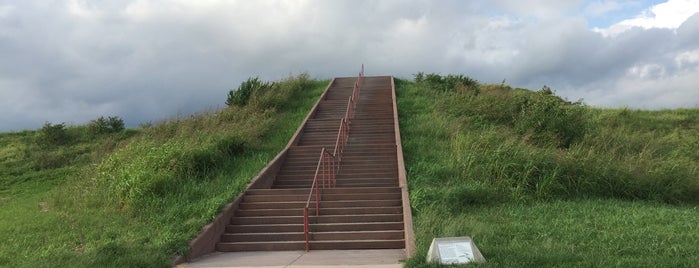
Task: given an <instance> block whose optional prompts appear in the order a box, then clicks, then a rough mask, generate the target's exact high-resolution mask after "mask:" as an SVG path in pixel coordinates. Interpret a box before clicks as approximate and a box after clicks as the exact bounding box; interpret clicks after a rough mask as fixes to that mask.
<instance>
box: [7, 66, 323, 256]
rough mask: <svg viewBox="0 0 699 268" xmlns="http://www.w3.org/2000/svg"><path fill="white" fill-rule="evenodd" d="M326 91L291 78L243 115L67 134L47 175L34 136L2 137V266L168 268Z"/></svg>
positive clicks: (257, 97) (233, 110) (239, 110)
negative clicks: (99, 133) (92, 133)
mask: <svg viewBox="0 0 699 268" xmlns="http://www.w3.org/2000/svg"><path fill="white" fill-rule="evenodd" d="M328 82H329V81H327V80H325V81H318V80H310V79H308V77H307V76H306V75H301V76H298V77H292V78H289V79H286V80H282V81H279V82H276V83H275V85H276V86H275V88H274V91H266V92H256V93H254V94H253V96H252V97H251V99H250V102H249V103H248V104H247V105H245V106H231V107H228V108H227V109H223V110H221V111H212V112H206V113H202V114H198V115H194V116H191V117H187V118H173V119H170V120H166V121H164V122H161V123H158V124H154V125H151V126H147V127H145V128H143V129H138V130H127V131H126V132H122V133H121V134H115V135H111V134H110V135H103V136H99V137H90V136H89V135H82V136H81V135H77V134H75V133H73V132H76V131H77V130H76V129H78V130H79V129H86V127H82V126H80V127H68V132H69V134H71V135H70V136H71V137H74V139H73V141H72V142H70V143H69V144H66V145H61V146H56V147H54V148H52V149H51V150H52V151H51V152H45V154H43V155H47V154H46V153H48V154H51V153H53V154H54V155H55V158H56V159H57V160H56V161H54V162H56V164H52V165H44V168H43V169H37V166H41V163H40V162H42V161H44V160H42V158H41V154H34V153H31V150H27V147H28V146H30V145H31V144H32V143H33V141H34V140H35V138H36V135H38V134H37V132H34V131H25V132H20V133H8V134H2V135H0V145H2V147H1V148H2V151H0V164H1V165H2V166H0V172H2V173H0V174H2V182H1V183H2V184H0V186H2V188H0V240H1V241H9V242H7V243H2V244H0V266H2V267H5V266H7V267H169V266H170V265H171V264H172V260H173V257H174V256H176V255H177V254H183V253H186V251H187V245H188V242H189V241H190V240H191V239H192V238H194V237H195V236H196V235H197V234H198V233H199V231H200V230H201V228H202V227H203V226H204V225H205V224H206V223H208V222H210V221H211V220H212V219H213V218H214V217H215V216H216V215H217V213H218V212H219V211H220V209H222V208H223V206H224V205H225V204H226V203H227V202H229V201H230V200H232V199H233V198H235V197H236V196H237V195H238V194H239V193H240V192H241V191H242V189H244V187H245V185H246V184H247V183H248V182H249V181H250V179H252V177H253V176H254V175H256V174H257V173H258V172H259V170H260V169H261V168H262V167H264V166H265V165H266V164H267V162H269V161H270V160H271V159H272V158H273V157H274V156H275V155H276V154H277V153H278V152H279V151H280V150H281V149H282V148H283V147H284V146H285V145H286V143H287V142H288V140H289V138H290V137H291V135H292V134H293V132H294V131H295V130H296V128H297V127H298V124H299V123H300V122H301V120H302V119H303V118H304V117H305V115H306V114H307V113H308V110H309V109H310V107H311V106H312V105H313V103H315V101H316V100H317V97H318V96H319V95H320V93H321V92H322V90H323V89H324V88H325V86H326V85H327V83H328ZM224 97H225V95H222V101H223V98H224ZM78 132H80V131H78ZM83 132H84V131H82V132H80V133H83ZM76 133H77V132H76ZM31 146H33V145H31ZM18 155H21V156H23V157H24V158H23V159H24V160H25V161H15V159H18V158H17V156H18ZM73 159H75V160H73Z"/></svg>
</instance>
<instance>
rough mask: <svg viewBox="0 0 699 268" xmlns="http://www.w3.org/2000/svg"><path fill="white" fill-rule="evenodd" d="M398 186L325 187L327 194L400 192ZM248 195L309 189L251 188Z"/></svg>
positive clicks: (293, 192)
mask: <svg viewBox="0 0 699 268" xmlns="http://www.w3.org/2000/svg"><path fill="white" fill-rule="evenodd" d="M400 192H401V190H400V188H398V187H338V188H329V189H324V190H323V193H325V194H351V193H400ZM245 194H246V195H280V194H308V189H305V190H303V189H287V190H279V189H250V190H248V191H246V192H245Z"/></svg>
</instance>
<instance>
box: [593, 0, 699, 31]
mask: <svg viewBox="0 0 699 268" xmlns="http://www.w3.org/2000/svg"><path fill="white" fill-rule="evenodd" d="M697 12H699V1H698V0H668V1H667V2H665V3H661V4H657V5H655V6H652V7H650V8H648V9H647V10H645V11H644V12H643V13H641V14H640V15H638V16H637V17H635V18H631V19H627V20H623V21H621V22H618V23H616V24H614V25H612V26H610V27H609V28H607V29H596V31H598V32H600V33H602V34H603V35H605V36H613V35H618V34H620V33H623V32H625V31H627V30H629V29H632V28H634V27H640V28H643V29H651V28H665V29H677V28H678V27H680V25H682V23H684V22H685V21H686V20H687V19H688V18H689V17H691V16H692V15H694V14H696V13H697Z"/></svg>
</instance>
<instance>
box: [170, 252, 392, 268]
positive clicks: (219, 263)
mask: <svg viewBox="0 0 699 268" xmlns="http://www.w3.org/2000/svg"><path fill="white" fill-rule="evenodd" d="M404 258H405V250H404V249H382V250H313V251H309V252H305V251H254V252H216V253H213V254H210V255H207V256H204V257H202V258H200V259H198V260H195V261H194V262H190V263H184V264H181V265H178V266H177V267H294V268H300V267H313V268H319V267H354V268H360V267H361V268H364V267H366V268H369V267H376V268H384V267H385V268H399V267H403V265H402V264H401V262H400V261H401V260H402V259H404Z"/></svg>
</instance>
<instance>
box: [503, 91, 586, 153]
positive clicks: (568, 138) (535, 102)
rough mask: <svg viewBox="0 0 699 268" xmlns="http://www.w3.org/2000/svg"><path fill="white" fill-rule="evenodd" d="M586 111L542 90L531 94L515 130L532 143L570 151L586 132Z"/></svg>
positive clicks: (521, 109) (517, 119) (522, 109)
mask: <svg viewBox="0 0 699 268" xmlns="http://www.w3.org/2000/svg"><path fill="white" fill-rule="evenodd" d="M586 111H587V110H586V109H585V107H583V106H582V105H578V104H572V103H568V102H566V101H564V100H563V99H561V98H559V97H556V96H554V95H551V91H550V90H549V91H546V90H542V91H539V92H537V93H535V94H528V95H527V97H526V98H525V101H524V103H523V104H522V106H521V107H520V112H519V114H518V115H516V116H515V118H516V119H515V121H514V128H515V130H517V131H518V132H519V133H520V134H522V135H524V136H525V137H527V138H528V139H529V140H530V141H533V142H535V143H538V144H552V145H554V146H556V147H559V148H568V147H570V145H571V144H572V143H573V142H575V141H579V140H581V139H582V138H583V137H584V136H585V131H586V125H587V124H586V115H585V114H586Z"/></svg>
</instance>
